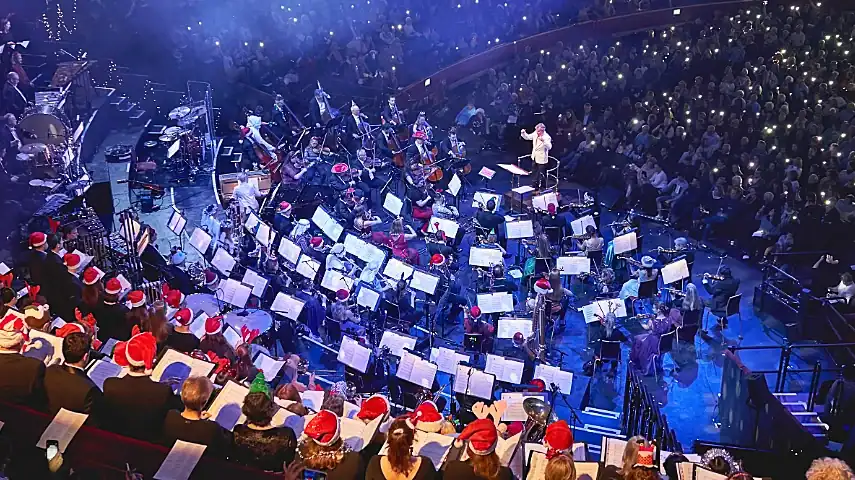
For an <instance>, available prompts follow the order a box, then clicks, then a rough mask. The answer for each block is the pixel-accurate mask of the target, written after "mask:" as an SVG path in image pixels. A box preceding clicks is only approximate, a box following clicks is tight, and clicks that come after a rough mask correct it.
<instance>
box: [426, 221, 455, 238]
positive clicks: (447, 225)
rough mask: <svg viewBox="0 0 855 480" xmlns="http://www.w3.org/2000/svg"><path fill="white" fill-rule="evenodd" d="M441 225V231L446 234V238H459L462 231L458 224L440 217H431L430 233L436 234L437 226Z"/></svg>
mask: <svg viewBox="0 0 855 480" xmlns="http://www.w3.org/2000/svg"><path fill="white" fill-rule="evenodd" d="M437 223H438V224H439V230H442V231H443V232H445V236H446V237H448V238H454V237H456V236H457V231H458V230H460V225H458V224H457V222H455V221H454V220H449V219H447V218H439V217H430V221H429V222H428V232H429V233H436V231H437V226H436V224H437Z"/></svg>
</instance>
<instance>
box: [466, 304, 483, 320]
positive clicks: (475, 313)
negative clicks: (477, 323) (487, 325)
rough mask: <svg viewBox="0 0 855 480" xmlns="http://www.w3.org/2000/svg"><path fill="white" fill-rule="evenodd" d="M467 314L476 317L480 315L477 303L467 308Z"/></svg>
mask: <svg viewBox="0 0 855 480" xmlns="http://www.w3.org/2000/svg"><path fill="white" fill-rule="evenodd" d="M469 316H470V317H472V318H478V317H480V316H481V307H479V306H478V305H475V306H473V307H472V308H470V309H469Z"/></svg>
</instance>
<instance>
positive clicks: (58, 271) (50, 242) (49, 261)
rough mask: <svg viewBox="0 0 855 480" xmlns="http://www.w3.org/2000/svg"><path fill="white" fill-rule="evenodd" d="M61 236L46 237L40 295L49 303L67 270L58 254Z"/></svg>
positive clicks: (51, 235) (56, 234)
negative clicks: (42, 281)
mask: <svg viewBox="0 0 855 480" xmlns="http://www.w3.org/2000/svg"><path fill="white" fill-rule="evenodd" d="M62 248H63V247H62V235H60V234H58V233H52V234H50V235H48V236H47V251H46V252H45V261H44V283H42V284H41V286H42V295H44V296H45V298H47V299H48V303H50V302H51V298H52V297H53V296H54V292H56V291H57V290H59V289H60V288H61V287H60V285H59V284H58V281H59V280H60V279H62V278H63V276H64V275H65V273H66V272H68V269H67V268H65V263H63V261H62V256H61V255H60V252H61V251H62ZM69 320H71V319H69Z"/></svg>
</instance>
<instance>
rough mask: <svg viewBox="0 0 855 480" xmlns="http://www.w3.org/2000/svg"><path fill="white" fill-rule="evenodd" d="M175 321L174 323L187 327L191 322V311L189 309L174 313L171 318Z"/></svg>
mask: <svg viewBox="0 0 855 480" xmlns="http://www.w3.org/2000/svg"><path fill="white" fill-rule="evenodd" d="M172 318H173V319H175V322H176V323H178V324H179V325H181V326H185V327H186V326H187V325H189V324H190V322H191V321H192V320H193V311H192V310H190V309H189V308H182V309H181V310H178V311H177V312H175V315H174V316H173V317H172Z"/></svg>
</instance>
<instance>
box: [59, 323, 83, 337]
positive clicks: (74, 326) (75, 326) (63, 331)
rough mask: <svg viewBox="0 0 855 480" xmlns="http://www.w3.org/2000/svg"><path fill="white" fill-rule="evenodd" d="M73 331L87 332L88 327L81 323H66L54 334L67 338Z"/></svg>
mask: <svg viewBox="0 0 855 480" xmlns="http://www.w3.org/2000/svg"><path fill="white" fill-rule="evenodd" d="M71 333H86V329H85V328H83V325H80V324H79V323H66V324H65V325H63V326H62V328H60V329H58V330H57V331H56V332H55V333H54V335H56V336H57V337H59V338H65V337H67V336H68V335H69V334H71Z"/></svg>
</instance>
